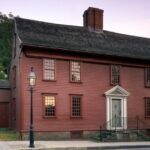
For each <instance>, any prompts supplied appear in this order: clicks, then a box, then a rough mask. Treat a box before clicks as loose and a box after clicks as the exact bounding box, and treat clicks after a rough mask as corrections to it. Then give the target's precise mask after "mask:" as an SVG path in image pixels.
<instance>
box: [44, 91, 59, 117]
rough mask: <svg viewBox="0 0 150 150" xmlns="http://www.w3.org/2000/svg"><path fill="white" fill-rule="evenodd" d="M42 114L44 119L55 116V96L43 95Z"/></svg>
mask: <svg viewBox="0 0 150 150" xmlns="http://www.w3.org/2000/svg"><path fill="white" fill-rule="evenodd" d="M43 114H44V117H55V116H56V95H52V94H43Z"/></svg>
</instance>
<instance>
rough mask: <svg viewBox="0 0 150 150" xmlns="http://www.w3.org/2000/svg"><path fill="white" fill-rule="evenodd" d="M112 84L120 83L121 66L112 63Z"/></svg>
mask: <svg viewBox="0 0 150 150" xmlns="http://www.w3.org/2000/svg"><path fill="white" fill-rule="evenodd" d="M111 84H112V85H118V84H120V66H119V65H111Z"/></svg>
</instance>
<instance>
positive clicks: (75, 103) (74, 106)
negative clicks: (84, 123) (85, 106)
mask: <svg viewBox="0 0 150 150" xmlns="http://www.w3.org/2000/svg"><path fill="white" fill-rule="evenodd" d="M81 101H82V98H81V96H79V95H72V96H71V117H75V118H77V117H81V116H82V110H81V106H82V104H81Z"/></svg>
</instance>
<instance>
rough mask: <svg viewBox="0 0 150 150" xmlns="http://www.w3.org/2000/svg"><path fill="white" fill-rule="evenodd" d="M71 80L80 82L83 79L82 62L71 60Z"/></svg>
mask: <svg viewBox="0 0 150 150" xmlns="http://www.w3.org/2000/svg"><path fill="white" fill-rule="evenodd" d="M70 67H71V72H70V74H71V77H70V78H71V81H72V82H80V81H81V64H80V62H77V61H71V66H70Z"/></svg>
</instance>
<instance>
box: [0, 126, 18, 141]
mask: <svg viewBox="0 0 150 150" xmlns="http://www.w3.org/2000/svg"><path fill="white" fill-rule="evenodd" d="M18 137H19V136H18V132H17V131H14V130H11V129H5V128H0V141H16V140H18Z"/></svg>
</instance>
